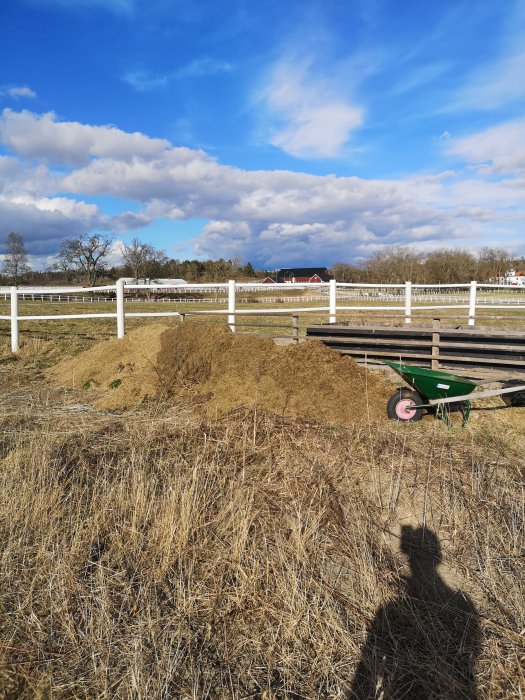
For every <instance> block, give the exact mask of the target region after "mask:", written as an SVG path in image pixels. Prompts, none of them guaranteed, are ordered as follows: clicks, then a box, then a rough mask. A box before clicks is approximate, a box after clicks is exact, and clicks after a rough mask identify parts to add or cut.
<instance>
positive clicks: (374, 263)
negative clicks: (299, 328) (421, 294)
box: [331, 246, 525, 284]
mask: <svg viewBox="0 0 525 700" xmlns="http://www.w3.org/2000/svg"><path fill="white" fill-rule="evenodd" d="M520 269H521V270H525V260H524V259H523V258H516V257H514V256H513V255H511V254H510V253H509V252H508V251H507V250H505V249H504V248H490V247H484V248H481V250H480V251H479V253H478V254H475V253H472V252H471V251H469V250H466V249H462V248H440V249H438V250H434V251H431V252H429V253H423V252H422V251H419V250H418V249H417V248H414V247H412V246H391V247H388V248H384V249H382V250H381V251H378V252H377V253H374V254H373V255H372V256H371V257H370V258H367V259H366V260H363V261H362V262H361V263H359V264H355V265H352V264H348V263H344V262H339V263H336V264H335V265H333V266H332V268H331V272H332V274H333V276H334V277H335V279H336V280H337V281H338V282H363V283H369V284H378V283H384V284H401V283H403V282H406V281H411V282H414V283H415V284H456V283H458V284H459V283H462V282H463V283H465V282H470V281H471V280H477V281H478V282H489V281H497V280H499V279H500V278H503V277H505V275H506V273H507V272H509V271H510V270H520Z"/></svg>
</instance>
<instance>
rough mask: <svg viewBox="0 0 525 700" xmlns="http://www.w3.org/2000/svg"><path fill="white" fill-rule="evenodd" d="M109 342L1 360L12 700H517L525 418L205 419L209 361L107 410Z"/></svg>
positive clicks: (27, 344)
mask: <svg viewBox="0 0 525 700" xmlns="http://www.w3.org/2000/svg"><path fill="white" fill-rule="evenodd" d="M59 323H61V322H59ZM80 323H85V322H83V321H82V322H80ZM140 323H142V321H136V322H133V325H135V326H138V325H139V324H140ZM100 324H102V325H100ZM104 324H106V322H105V321H99V322H98V323H97V331H96V332H95V331H94V330H93V327H92V326H91V327H90V326H87V327H85V328H84V329H81V328H79V327H66V326H64V327H63V328H62V329H60V328H58V329H57V330H59V333H58V334H57V335H54V336H52V335H51V334H50V333H46V334H45V335H44V334H42V333H40V335H39V334H38V333H37V332H34V333H32V334H31V333H26V334H22V339H23V343H24V344H23V347H22V349H21V351H20V353H19V354H18V355H17V356H16V357H14V356H12V355H10V353H9V351H8V341H7V338H6V337H5V336H4V337H3V338H1V339H0V378H1V381H2V392H1V399H0V420H1V423H2V432H1V441H0V459H1V462H0V465H1V472H0V474H1V480H2V481H1V484H2V487H1V490H0V541H1V545H2V546H1V549H0V697H1V698H3V699H4V700H7V698H12V699H15V698H16V699H18V698H20V699H22V698H24V699H25V698H28V699H29V698H34V699H35V700H36V699H37V698H38V699H40V700H44V698H45V699H51V698H53V700H56V699H60V700H61V699H69V698H79V699H80V698H82V699H84V698H85V699H87V698H107V699H110V698H122V699H124V698H125V699H130V700H131V699H133V700H137V699H139V698H140V699H141V700H142V699H143V700H146V699H147V700H151V699H157V698H159V699H160V698H163V699H164V698H166V699H167V698H170V699H171V698H181V699H186V698H187V699H190V698H191V699H196V700H197V699H201V698H203V699H204V698H209V699H210V700H215V699H217V700H219V699H222V698H232V699H236V700H237V699H238V700H241V699H242V698H258V699H260V700H263V699H264V700H270V699H271V698H273V699H275V700H277V699H282V700H284V699H290V700H298V699H301V700H302V699H312V700H313V699H314V698H319V699H324V698H327V699H328V698H330V699H332V698H333V699H336V698H337V699H341V700H342V699H343V698H344V699H345V700H346V699H350V698H358V699H359V698H366V699H369V698H377V699H378V700H379V699H380V698H383V700H387V699H388V700H394V699H401V698H407V699H410V698H417V699H423V698H449V699H452V698H458V699H461V698H468V699H469V700H473V699H474V698H478V699H480V700H481V699H484V698H487V699H496V698H499V699H503V698H523V697H524V695H525V675H524V666H525V664H524V661H525V603H524V589H525V575H524V574H525V566H524V540H525V526H524V523H525V502H524V491H525V489H524V485H525V484H524V473H525V460H524V455H525V409H519V408H510V409H507V408H503V404H502V403H501V402H500V401H499V400H498V399H495V400H493V401H492V403H490V404H485V405H482V406H479V407H478V409H477V410H474V411H473V413H472V417H471V420H470V422H469V425H468V426H467V428H465V429H461V428H460V426H459V423H458V421H457V420H456V419H455V417H453V427H452V428H451V429H449V428H447V427H446V426H445V425H444V424H443V423H442V422H440V421H437V420H434V419H433V418H432V417H431V416H428V417H425V418H424V419H423V421H421V422H420V423H418V424H409V425H400V424H397V423H394V422H389V421H386V417H383V410H382V409H381V410H378V407H377V406H376V404H377V394H376V393H374V392H376V391H377V392H380V390H381V386H380V381H383V380H380V379H377V386H376V387H375V388H374V390H373V391H372V389H370V391H368V388H367V386H366V385H365V386H364V388H362V389H360V390H359V391H357V390H356V389H355V388H354V389H353V390H350V389H349V390H348V392H347V401H348V403H347V404H346V405H347V406H348V414H347V416H346V418H344V416H343V418H341V419H338V420H334V419H333V418H331V419H329V420H327V418H326V414H325V413H324V409H323V406H325V399H326V397H325V399H323V400H321V398H319V399H316V397H315V396H312V398H311V403H312V406H313V407H314V408H315V409H316V411H315V413H314V415H312V413H311V411H310V410H309V411H308V412H307V413H308V415H301V411H300V410H297V411H296V412H295V415H292V414H291V413H290V411H288V410H285V408H283V407H282V406H281V407H280V408H279V410H277V411H272V410H269V408H268V406H267V405H264V402H263V400H262V397H260V396H259V395H258V391H259V390H258V389H256V390H251V389H250V390H249V391H248V390H247V391H246V394H247V395H248V394H250V397H249V398H250V401H248V400H246V401H245V403H244V405H243V404H241V405H239V406H236V407H235V408H231V409H229V410H224V411H221V412H220V413H219V412H216V413H215V414H212V413H210V412H205V411H203V410H202V409H203V402H206V401H208V397H209V394H210V392H212V391H216V392H218V391H219V388H218V387H219V384H218V383H217V384H213V385H212V384H211V383H209V382H210V381H211V380H210V379H209V377H212V374H213V373H211V370H208V369H206V368H207V367H208V365H209V366H210V367H211V365H212V364H213V363H217V362H220V352H217V353H215V354H213V357H212V356H211V355H209V357H210V358H211V359H210V360H209V363H208V365H205V364H202V365H199V366H198V367H194V369H193V370H192V371H193V374H192V375H191V377H192V381H191V382H187V384H184V383H183V381H182V379H181V377H182V370H184V372H185V374H184V377H186V376H188V375H187V371H188V366H189V365H188V363H186V364H184V365H177V367H176V369H177V371H178V372H179V375H178V376H179V378H180V380H181V381H180V383H181V385H183V389H184V391H182V390H181V391H179V392H168V391H161V390H159V391H158V392H157V394H156V395H155V396H149V397H146V398H144V399H143V400H141V402H140V403H137V404H136V405H132V406H128V407H126V408H120V409H118V410H117V409H107V408H101V407H100V404H99V395H98V394H97V393H96V392H94V391H93V390H92V389H91V388H90V387H89V386H87V383H84V386H82V385H77V386H67V385H66V384H67V383H66V382H64V381H62V383H60V382H58V381H57V380H56V377H55V375H53V374H52V372H51V373H50V370H51V368H52V367H53V366H55V365H56V364H57V363H59V362H62V363H63V362H64V360H67V359H68V358H71V357H73V356H79V353H81V352H82V351H84V350H86V349H87V348H89V347H92V346H94V345H95V343H96V342H97V341H98V340H99V339H100V338H101V336H102V337H103V336H104V334H105V333H107V336H108V337H109V335H112V336H113V334H114V322H113V321H111V322H108V325H107V328H105V326H104ZM168 325H170V324H168ZM171 325H172V326H173V328H176V327H177V325H178V322H176V321H173V322H171ZM103 328H105V330H103V331H102V329H103ZM78 331H81V332H80V333H78ZM254 342H255V340H254ZM327 352H330V353H332V352H333V351H327ZM102 356H104V353H103V352H102ZM107 357H108V358H109V357H110V356H109V355H107ZM217 358H218V359H217ZM303 358H304V362H305V364H306V363H307V362H308V357H307V356H306V355H303ZM316 361H317V362H322V360H319V359H317V360H316ZM337 361H339V358H338V360H337ZM341 361H344V362H348V363H352V361H351V360H349V359H348V358H345V359H344V360H343V359H342V358H341ZM108 362H110V360H109V359H108ZM327 362H329V363H330V362H331V361H329V360H327ZM334 362H335V360H334ZM190 364H191V363H190ZM194 364H196V363H194ZM61 366H62V367H63V366H65V365H63V364H62V365H61ZM283 366H284V365H283ZM334 366H335V365H334ZM348 367H349V368H350V369H349V370H348V371H349V372H351V371H354V370H352V367H353V364H352V365H350V364H349V365H348ZM219 369H220V366H219ZM321 369H322V367H320V370H319V371H321ZM94 371H95V369H93V372H94ZM246 371H248V370H246ZM205 372H208V375H206V376H205V374H203V373H205ZM228 372H230V373H231V372H233V369H232V368H231V367H229V366H228ZM283 372H284V370H283ZM289 373H290V374H293V372H292V371H290V372H289ZM355 373H356V374H355V376H356V382H357V379H359V381H361V382H362V377H363V376H366V375H361V374H360V375H359V376H358V374H357V369H356V370H355ZM157 374H159V373H158V372H157ZM332 375H333V373H332ZM332 375H326V376H332ZM213 376H215V375H213ZM228 376H230V375H228ZM231 376H233V375H231ZM280 376H281V375H280ZM323 376H324V375H323ZM207 377H208V379H206V378H207ZM182 378H183V377H182ZM350 379H351V377H350ZM350 379H349V380H348V381H350ZM205 380H206V381H208V384H207V385H206V386H204V382H205ZM163 381H164V379H163V376H161V375H160V374H159V389H162V388H163ZM312 381H313V380H312ZM283 382H284V379H283ZM112 383H113V384H114V382H112ZM262 385H263V384H262V383H259V380H258V381H257V383H256V386H257V387H259V386H262ZM358 385H359V384H358V382H357V383H356V384H355V386H358ZM203 387H204V388H203ZM210 387H211V388H210ZM201 389H202V390H201ZM204 389H205V391H204ZM332 389H334V387H331V386H327V388H326V392H327V395H328V396H329V394H330V392H331V391H332ZM387 389H388V387H387V385H386V382H385V390H387ZM98 390H100V391H102V390H103V391H104V392H105V393H106V394H110V393H111V391H112V387H111V386H110V384H106V385H104V386H99V387H98ZM206 392H207V393H206ZM339 400H340V401H341V402H343V401H344V398H340V399H339Z"/></svg>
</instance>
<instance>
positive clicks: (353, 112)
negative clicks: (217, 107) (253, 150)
mask: <svg viewBox="0 0 525 700" xmlns="http://www.w3.org/2000/svg"><path fill="white" fill-rule="evenodd" d="M336 82H337V81H336V80H335V79H334V78H333V77H329V76H328V75H318V74H317V72H316V71H315V70H314V69H313V66H312V65H311V63H309V62H306V61H299V60H293V59H283V60H282V61H280V62H279V63H278V64H277V65H276V66H275V68H274V69H273V71H272V73H271V75H270V77H269V79H268V80H267V83H266V85H265V86H264V87H263V88H262V89H261V91H260V93H259V95H258V102H259V103H260V104H262V105H263V107H264V109H265V110H266V113H267V116H268V120H269V122H270V124H273V126H270V127H269V130H270V135H269V142H270V143H271V144H272V145H274V146H277V147H278V148H281V149H282V150H284V151H286V152H287V153H289V154H291V155H293V156H296V157H299V158H303V157H304V158H306V157H314V158H319V157H336V156H338V155H340V153H341V151H342V149H343V147H344V145H345V144H346V143H347V141H348V139H349V138H350V134H351V132H352V131H353V130H354V129H356V128H357V127H359V126H360V125H361V124H362V122H363V110H362V109H361V108H360V107H358V106H355V105H353V104H351V103H350V102H349V101H348V100H347V99H346V98H345V96H344V94H342V91H341V90H340V89H338V86H337V85H336Z"/></svg>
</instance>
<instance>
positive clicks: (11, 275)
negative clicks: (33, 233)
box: [0, 232, 267, 287]
mask: <svg viewBox="0 0 525 700" xmlns="http://www.w3.org/2000/svg"><path fill="white" fill-rule="evenodd" d="M5 246H6V253H5V255H4V260H3V264H2V273H3V274H2V275H1V276H0V278H1V282H2V283H3V284H14V285H15V286H18V284H20V283H22V282H24V283H26V284H34V285H41V284H43V285H45V284H60V283H63V284H83V285H84V286H87V287H94V286H95V285H96V284H97V283H100V282H104V281H110V282H111V281H114V280H116V279H119V278H120V277H129V278H132V279H134V280H135V281H136V282H139V281H141V280H148V279H184V280H186V281H187V282H222V281H224V280H225V279H238V278H240V279H245V278H257V277H261V276H262V277H264V276H266V274H267V272H266V271H265V270H260V271H256V270H254V268H253V266H252V264H251V263H250V262H248V263H246V264H242V263H241V261H240V260H239V259H233V260H224V259H223V258H219V259H218V260H177V259H175V258H169V257H168V256H167V255H166V253H165V251H164V250H160V249H158V248H155V247H154V246H152V245H150V244H149V243H145V242H143V241H140V240H139V239H138V238H134V239H133V240H132V241H131V242H130V243H122V244H121V245H120V246H119V248H118V249H117V250H115V248H114V240H113V239H112V238H111V237H110V236H107V235H104V234H97V233H93V234H81V235H79V236H77V237H75V238H69V239H66V240H64V241H62V242H61V244H60V249H59V251H58V253H57V255H56V256H55V257H54V258H53V260H52V261H51V262H50V264H49V265H48V266H47V269H46V270H43V271H34V270H32V269H31V266H30V265H29V255H28V252H27V249H26V246H25V243H24V240H23V238H22V236H21V235H20V234H18V233H15V232H12V233H10V234H9V235H8V237H7V240H6V244H5ZM115 253H116V254H117V256H118V257H120V258H121V259H122V263H121V264H119V265H115V264H113V265H111V264H110V258H111V256H112V255H113V256H114V255H115ZM118 254H120V255H118Z"/></svg>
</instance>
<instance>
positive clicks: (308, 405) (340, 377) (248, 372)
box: [51, 323, 391, 424]
mask: <svg viewBox="0 0 525 700" xmlns="http://www.w3.org/2000/svg"><path fill="white" fill-rule="evenodd" d="M51 373H52V376H53V378H54V381H55V382H56V383H57V384H59V385H61V386H69V387H77V388H78V387H84V388H85V389H86V390H89V391H92V392H94V398H95V402H96V405H97V406H98V407H100V408H107V409H119V408H128V407H131V406H135V405H137V404H139V403H140V402H142V401H143V400H144V399H146V398H147V397H151V398H155V397H157V398H163V399H165V398H170V397H175V396H179V397H180V396H186V397H188V398H190V397H191V398H193V399H196V400H197V401H196V403H198V404H200V406H201V407H202V408H203V409H204V410H205V412H206V413H207V414H208V415H210V416H221V415H224V414H226V413H228V412H230V411H232V410H235V409H238V408H241V407H246V408H249V409H253V408H255V407H257V408H258V409H263V410H268V411H271V412H274V413H276V414H279V415H283V416H292V417H305V418H312V419H315V420H321V421H326V422H333V423H337V424H351V423H354V422H356V421H359V420H362V419H368V418H377V417H379V416H382V415H384V410H385V408H384V406H385V401H386V400H387V398H388V396H389V394H390V393H391V387H390V386H389V385H388V384H387V383H386V382H385V381H384V380H383V379H382V378H381V377H378V376H375V375H373V374H371V373H369V372H366V370H364V369H362V368H360V367H358V365H357V364H356V363H355V362H354V361H353V360H352V359H351V358H348V357H343V356H341V355H340V354H339V353H338V352H335V351H334V350H330V349H329V348H327V347H326V346H324V345H323V344H322V343H320V342H318V341H308V342H306V343H301V344H299V345H295V346H287V347H282V346H277V345H275V344H274V343H273V341H272V340H271V339H269V338H257V337H253V336H247V335H234V334H233V333H231V332H230V331H229V329H228V328H227V327H225V326H220V327H218V326H211V325H210V326H208V325H202V324H195V323H185V324H183V325H181V326H179V327H176V328H173V327H169V326H165V325H160V324H155V325H148V326H144V327H142V328H139V329H138V330H136V331H133V332H131V333H129V334H128V335H127V336H126V337H125V338H124V339H123V340H117V339H114V340H109V341H105V342H102V343H99V344H97V345H96V346H94V347H93V348H91V349H90V350H88V351H87V352H84V353H82V354H80V355H78V356H76V357H74V358H73V359H70V360H66V361H63V362H61V363H60V364H58V365H57V366H55V367H54V368H53V369H52V370H51Z"/></svg>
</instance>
